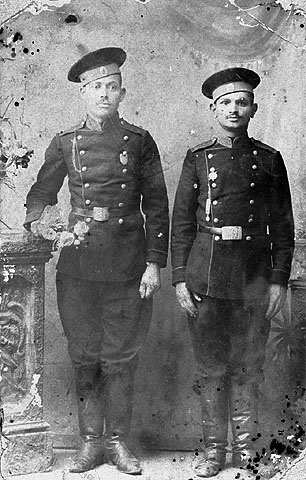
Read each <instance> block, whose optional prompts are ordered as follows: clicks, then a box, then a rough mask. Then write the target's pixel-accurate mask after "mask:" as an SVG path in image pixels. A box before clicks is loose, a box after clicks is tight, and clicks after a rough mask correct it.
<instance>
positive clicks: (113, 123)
mask: <svg viewBox="0 0 306 480" xmlns="http://www.w3.org/2000/svg"><path fill="white" fill-rule="evenodd" d="M84 126H85V128H88V129H89V130H95V131H100V132H101V131H105V130H108V129H109V128H117V127H119V126H120V121H119V115H118V114H116V115H113V116H112V117H108V118H107V119H106V120H104V122H102V123H99V122H96V121H95V120H94V119H93V118H92V117H90V116H89V115H87V117H86V120H85V125H84Z"/></svg>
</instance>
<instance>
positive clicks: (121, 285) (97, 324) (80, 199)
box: [25, 116, 168, 396]
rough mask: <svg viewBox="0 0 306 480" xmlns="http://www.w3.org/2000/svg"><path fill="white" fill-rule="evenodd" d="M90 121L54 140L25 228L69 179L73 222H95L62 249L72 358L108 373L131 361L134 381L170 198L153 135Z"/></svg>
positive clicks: (62, 305)
mask: <svg viewBox="0 0 306 480" xmlns="http://www.w3.org/2000/svg"><path fill="white" fill-rule="evenodd" d="M87 123H88V122H87ZM87 123H85V122H84V123H82V124H81V125H79V126H77V127H75V128H72V129H70V130H68V131H66V132H63V133H60V134H58V135H56V137H55V138H53V140H52V141H51V144H50V146H49V147H48V149H47V151H46V159H45V163H44V165H43V166H42V168H41V170H40V172H39V174H38V178H37V181H36V183H35V184H34V185H33V187H32V188H31V190H30V192H29V194H28V197H27V216H26V220H25V225H26V224H29V223H30V222H33V221H34V220H36V219H38V218H39V217H40V215H41V213H42V211H43V209H44V207H45V206H46V205H54V204H56V203H57V193H58V191H59V189H60V188H61V186H62V184H63V181H64V178H65V176H66V175H68V180H69V183H68V186H69V191H70V196H71V206H72V211H71V213H70V216H69V226H70V227H71V228H73V226H74V225H75V224H76V223H77V221H83V222H84V221H85V222H86V223H87V225H88V226H89V231H88V233H87V234H86V235H85V240H84V241H83V242H82V243H81V244H80V245H71V246H66V247H63V249H62V251H61V253H60V257H59V261H58V264H57V270H58V274H57V299H58V307H59V313H60V317H61V321H62V324H63V328H64V331H65V334H66V336H67V340H68V348H69V354H70V357H71V360H72V361H73V363H74V365H75V366H77V367H78V366H84V365H92V364H100V365H101V366H102V369H103V371H104V373H105V374H109V373H111V372H112V371H113V370H115V371H117V370H118V369H120V368H124V367H126V368H128V367H127V366H128V365H131V364H133V365H134V366H133V368H131V369H130V373H129V375H131V378H132V376H133V371H134V369H135V368H136V364H137V362H136V360H137V356H138V352H139V350H140V348H141V347H142V345H143V343H144V340H145V337H146V334H147V332H148V329H149V325H150V320H151V313H152V299H148V300H146V299H141V298H140V295H139V291H138V289H139V283H140V279H141V275H142V274H143V272H144V270H145V268H146V262H157V263H158V264H159V265H160V266H161V267H164V266H165V265H166V259H167V248H168V200H167V192H166V187H165V182H164V176H163V171H162V166H161V162H160V157H159V153H158V150H157V146H156V144H155V142H154V140H153V139H152V137H151V136H150V134H149V133H148V132H147V131H145V130H143V129H141V128H139V127H136V126H134V125H131V124H129V123H127V122H126V121H125V120H122V119H121V120H120V119H119V117H118V116H116V117H115V118H110V119H108V120H107V121H106V122H104V124H103V127H102V130H101V131H98V130H91V129H89V128H88V126H87ZM95 208H98V211H99V209H100V213H101V209H102V213H103V212H104V214H103V215H102V216H101V214H99V217H98V218H99V221H98V220H97V219H95V218H93V212H94V209H95ZM105 212H106V213H107V215H105ZM100 220H103V221H100ZM130 381H131V382H132V380H130ZM118 396H120V394H118Z"/></svg>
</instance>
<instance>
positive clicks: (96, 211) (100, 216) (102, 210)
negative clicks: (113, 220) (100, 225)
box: [93, 207, 109, 222]
mask: <svg viewBox="0 0 306 480" xmlns="http://www.w3.org/2000/svg"><path fill="white" fill-rule="evenodd" d="M93 219H94V220H96V221H97V222H107V220H109V211H108V207H93Z"/></svg>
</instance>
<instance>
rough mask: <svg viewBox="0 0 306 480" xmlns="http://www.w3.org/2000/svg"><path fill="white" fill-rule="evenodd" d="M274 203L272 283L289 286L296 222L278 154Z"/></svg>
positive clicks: (273, 183)
mask: <svg viewBox="0 0 306 480" xmlns="http://www.w3.org/2000/svg"><path fill="white" fill-rule="evenodd" d="M272 175H273V179H272V202H271V212H270V219H269V233H270V237H271V244H272V250H271V254H272V272H271V277H270V281H271V283H278V284H281V285H284V286H287V283H288V280H289V276H290V270H291V262H292V256H293V249H294V221H293V214H292V205H291V195H290V188H289V182H288V177H287V171H286V167H285V165H284V161H283V159H282V157H281V155H280V154H279V153H277V155H276V157H275V159H274V161H273V168H272Z"/></svg>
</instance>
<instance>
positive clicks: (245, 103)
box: [210, 92, 257, 133]
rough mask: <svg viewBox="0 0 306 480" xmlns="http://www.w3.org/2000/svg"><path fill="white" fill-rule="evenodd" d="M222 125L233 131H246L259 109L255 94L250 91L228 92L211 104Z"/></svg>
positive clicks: (225, 128)
mask: <svg viewBox="0 0 306 480" xmlns="http://www.w3.org/2000/svg"><path fill="white" fill-rule="evenodd" d="M210 108H211V110H212V112H213V113H214V115H215V117H216V119H217V120H218V122H219V124H220V125H221V127H222V128H223V129H224V130H226V131H228V132H232V133H238V132H239V131H245V130H247V128H248V124H249V121H250V119H251V118H253V117H254V115H255V113H256V111H257V105H256V103H253V95H252V94H250V93H248V92H234V93H228V94H227V95H223V96H222V97H220V98H218V100H217V101H216V102H215V103H214V104H212V105H211V106H210Z"/></svg>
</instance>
